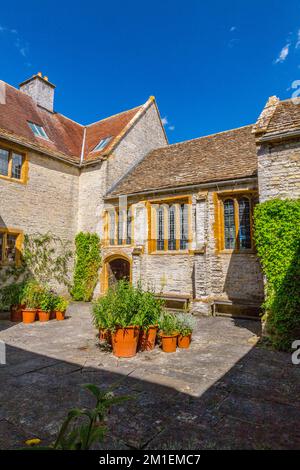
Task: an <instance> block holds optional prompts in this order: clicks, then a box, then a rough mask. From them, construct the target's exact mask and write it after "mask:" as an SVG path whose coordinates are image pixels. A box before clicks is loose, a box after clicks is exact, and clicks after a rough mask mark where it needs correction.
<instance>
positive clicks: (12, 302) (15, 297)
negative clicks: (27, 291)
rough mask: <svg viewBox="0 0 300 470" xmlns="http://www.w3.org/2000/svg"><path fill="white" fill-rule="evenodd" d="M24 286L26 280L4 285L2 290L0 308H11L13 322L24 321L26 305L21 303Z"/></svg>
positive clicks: (0, 292)
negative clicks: (23, 310)
mask: <svg viewBox="0 0 300 470" xmlns="http://www.w3.org/2000/svg"><path fill="white" fill-rule="evenodd" d="M24 286H25V282H19V283H13V284H9V285H8V286H5V287H3V288H2V289H1V291H0V304H1V307H0V308H1V309H3V310H7V309H9V310H10V321H12V322H19V321H22V309H23V308H24V305H21V298H22V292H23V288H24Z"/></svg>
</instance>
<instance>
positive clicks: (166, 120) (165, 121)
mask: <svg viewBox="0 0 300 470" xmlns="http://www.w3.org/2000/svg"><path fill="white" fill-rule="evenodd" d="M161 122H162V125H163V126H166V125H167V124H168V119H167V116H165V117H163V118H162V120H161Z"/></svg>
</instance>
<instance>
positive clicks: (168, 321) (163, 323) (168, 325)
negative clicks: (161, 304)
mask: <svg viewBox="0 0 300 470" xmlns="http://www.w3.org/2000/svg"><path fill="white" fill-rule="evenodd" d="M159 329H160V332H161V334H162V335H166V336H169V335H174V334H177V333H178V321H177V317H176V315H175V314H174V313H169V312H164V313H163V314H162V315H161V317H160V319H159Z"/></svg>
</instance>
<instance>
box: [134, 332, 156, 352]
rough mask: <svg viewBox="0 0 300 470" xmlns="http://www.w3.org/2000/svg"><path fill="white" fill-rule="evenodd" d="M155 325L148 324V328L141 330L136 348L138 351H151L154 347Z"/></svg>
mask: <svg viewBox="0 0 300 470" xmlns="http://www.w3.org/2000/svg"><path fill="white" fill-rule="evenodd" d="M157 330H158V327H157V326H149V328H148V330H141V332H140V337H139V345H138V349H139V350H140V351H152V349H154V348H155V340H156V335H157Z"/></svg>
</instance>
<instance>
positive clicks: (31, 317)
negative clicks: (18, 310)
mask: <svg viewBox="0 0 300 470" xmlns="http://www.w3.org/2000/svg"><path fill="white" fill-rule="evenodd" d="M35 317H36V309H35V308H24V309H23V310H22V318H23V323H33V322H34V321H35Z"/></svg>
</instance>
